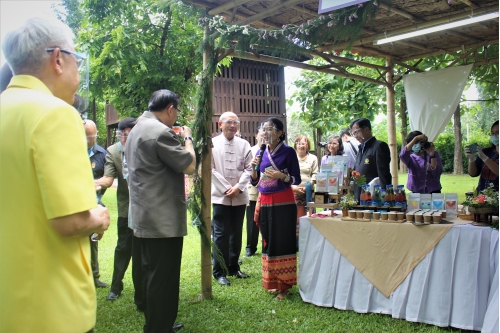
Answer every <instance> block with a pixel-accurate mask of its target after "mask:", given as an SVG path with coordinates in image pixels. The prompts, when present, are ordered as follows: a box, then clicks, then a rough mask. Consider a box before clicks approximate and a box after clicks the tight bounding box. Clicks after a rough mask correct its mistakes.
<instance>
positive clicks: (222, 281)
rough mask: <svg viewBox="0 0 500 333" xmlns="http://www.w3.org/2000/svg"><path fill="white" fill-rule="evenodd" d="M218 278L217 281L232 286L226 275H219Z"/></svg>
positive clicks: (222, 284)
mask: <svg viewBox="0 0 500 333" xmlns="http://www.w3.org/2000/svg"><path fill="white" fill-rule="evenodd" d="M216 280H217V282H219V284H220V285H221V286H230V285H231V282H229V280H228V279H227V278H226V277H225V276H219V277H218V278H217V279H216Z"/></svg>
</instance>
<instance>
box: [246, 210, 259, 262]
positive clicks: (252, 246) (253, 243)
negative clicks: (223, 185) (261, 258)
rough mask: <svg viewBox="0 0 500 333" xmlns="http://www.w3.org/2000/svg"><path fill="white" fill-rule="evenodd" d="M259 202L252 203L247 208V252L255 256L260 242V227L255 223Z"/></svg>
mask: <svg viewBox="0 0 500 333" xmlns="http://www.w3.org/2000/svg"><path fill="white" fill-rule="evenodd" d="M256 204H257V201H250V204H249V205H248V206H247V248H246V251H247V252H250V253H252V254H254V253H255V252H256V251H257V243H258V242H259V227H257V224H256V223H255V222H254V220H253V218H254V214H255V205H256Z"/></svg>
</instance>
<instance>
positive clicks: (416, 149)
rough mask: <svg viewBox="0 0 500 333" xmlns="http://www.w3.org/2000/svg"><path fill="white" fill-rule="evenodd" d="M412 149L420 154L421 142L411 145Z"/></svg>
mask: <svg viewBox="0 0 500 333" xmlns="http://www.w3.org/2000/svg"><path fill="white" fill-rule="evenodd" d="M411 150H413V152H414V153H415V154H418V153H419V152H420V143H415V144H414V145H413V147H411Z"/></svg>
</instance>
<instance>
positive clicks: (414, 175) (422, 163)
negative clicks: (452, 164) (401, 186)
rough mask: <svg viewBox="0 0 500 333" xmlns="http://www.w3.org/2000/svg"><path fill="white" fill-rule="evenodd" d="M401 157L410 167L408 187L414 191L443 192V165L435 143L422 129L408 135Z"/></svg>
mask: <svg viewBox="0 0 500 333" xmlns="http://www.w3.org/2000/svg"><path fill="white" fill-rule="evenodd" d="M406 142H408V144H407V145H406V146H404V147H403V149H402V150H401V153H400V154H399V158H400V159H401V162H403V163H404V164H405V165H406V166H407V167H408V181H407V182H406V188H407V189H409V190H410V191H412V192H413V193H441V181H440V178H441V174H442V173H443V165H442V164H441V158H440V157H439V153H438V152H437V151H436V150H435V148H434V143H432V142H429V141H428V139H427V136H426V135H425V134H422V132H420V131H413V132H411V133H410V134H408V136H407V137H406Z"/></svg>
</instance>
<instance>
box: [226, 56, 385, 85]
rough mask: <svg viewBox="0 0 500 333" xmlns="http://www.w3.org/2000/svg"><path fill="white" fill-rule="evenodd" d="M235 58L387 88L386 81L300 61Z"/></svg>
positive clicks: (261, 57) (268, 57)
mask: <svg viewBox="0 0 500 333" xmlns="http://www.w3.org/2000/svg"><path fill="white" fill-rule="evenodd" d="M233 57H235V58H240V59H247V60H253V61H259V62H264V63H269V64H275V65H280V66H291V67H295V68H300V69H305V70H309V71H316V72H321V73H326V74H332V75H338V76H342V77H347V78H350V79H353V80H360V81H364V82H369V83H373V84H375V85H379V86H380V85H382V86H387V83H386V82H384V81H376V80H374V79H372V78H368V77H365V76H361V75H357V74H351V73H347V74H344V73H342V72H340V71H339V70H334V69H328V68H319V66H314V65H309V64H304V63H302V62H298V61H293V60H285V59H281V58H276V57H271V56H266V55H262V54H260V55H259V56H256V55H254V54H252V53H250V52H244V53H240V52H238V53H235V54H234V55H233Z"/></svg>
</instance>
